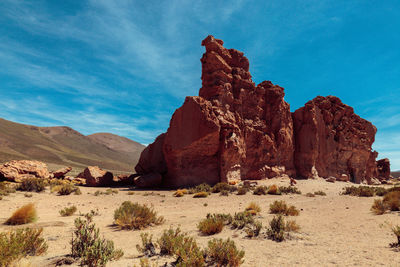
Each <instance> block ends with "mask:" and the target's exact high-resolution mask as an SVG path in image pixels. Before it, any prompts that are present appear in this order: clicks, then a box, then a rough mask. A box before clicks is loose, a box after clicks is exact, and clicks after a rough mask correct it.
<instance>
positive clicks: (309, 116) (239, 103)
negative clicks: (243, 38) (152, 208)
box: [135, 36, 378, 187]
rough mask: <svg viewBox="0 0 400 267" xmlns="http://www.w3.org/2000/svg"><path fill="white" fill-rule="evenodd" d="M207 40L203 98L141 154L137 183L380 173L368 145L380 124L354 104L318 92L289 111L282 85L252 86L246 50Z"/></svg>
mask: <svg viewBox="0 0 400 267" xmlns="http://www.w3.org/2000/svg"><path fill="white" fill-rule="evenodd" d="M202 45H203V46H205V48H206V52H205V53H204V54H203V57H202V58H201V63H202V76H201V79H202V87H201V89H200V91H199V96H194V97H187V98H186V100H185V102H184V104H183V105H182V107H180V108H179V109H177V110H176V111H175V113H174V114H173V116H172V119H171V121H170V126H169V128H168V131H167V132H166V133H165V134H162V135H160V136H159V137H157V139H156V140H155V142H154V143H153V144H151V145H149V146H148V147H147V148H146V149H145V150H144V151H143V152H142V154H141V157H140V160H139V163H138V164H137V166H136V167H135V170H136V172H137V173H138V174H139V177H138V178H136V180H135V181H138V182H139V181H140V183H137V184H138V185H139V184H141V185H146V186H148V185H149V184H152V185H153V184H157V186H158V185H164V186H169V187H179V186H188V185H195V184H199V183H203V182H206V183H209V184H215V183H217V182H229V181H231V180H235V181H236V180H246V179H252V180H254V179H264V178H271V177H275V176H281V175H288V176H292V177H297V176H298V177H303V178H309V177H314V178H315V177H318V176H321V177H325V178H328V177H330V176H333V177H335V179H336V178H337V179H341V177H349V179H350V180H352V181H354V182H361V181H364V180H366V181H370V178H371V177H374V176H376V175H377V173H378V170H377V164H376V156H377V153H376V152H374V151H372V150H371V145H372V143H373V142H374V137H375V133H376V128H375V127H374V126H373V125H372V124H371V123H369V122H368V121H366V120H363V119H361V118H360V117H359V116H357V115H356V114H354V111H353V109H352V108H351V107H349V106H347V105H344V104H343V103H342V102H341V101H340V100H339V99H338V98H336V97H326V98H324V97H317V98H315V99H314V100H312V101H310V102H308V103H307V104H306V105H305V107H303V108H300V109H299V110H297V111H296V112H295V113H294V114H292V113H291V112H290V106H289V104H288V103H286V102H285V101H284V96H285V94H284V90H283V88H282V87H280V86H278V85H274V84H272V83H271V82H270V81H264V82H262V83H260V84H258V85H255V84H254V82H253V81H252V78H251V74H250V72H249V61H248V59H247V58H246V57H245V56H244V55H243V53H242V52H239V51H237V50H235V49H226V48H224V47H223V41H222V40H218V39H215V38H214V37H212V36H208V37H207V38H206V39H204V40H203V41H202ZM296 175H297V176H296ZM146 180H149V181H148V183H146ZM150 180H151V181H150ZM158 183H160V184H158ZM139 186H140V185H139Z"/></svg>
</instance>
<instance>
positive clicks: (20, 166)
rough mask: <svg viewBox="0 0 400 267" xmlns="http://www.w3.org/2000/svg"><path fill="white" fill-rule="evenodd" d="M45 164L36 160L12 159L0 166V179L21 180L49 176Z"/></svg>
mask: <svg viewBox="0 0 400 267" xmlns="http://www.w3.org/2000/svg"><path fill="white" fill-rule="evenodd" d="M49 177H50V173H49V171H48V170H47V165H46V164H45V163H43V162H40V161H36V160H12V161H10V162H7V163H4V164H3V165H1V166H0V181H1V180H7V181H10V182H21V181H22V180H24V179H26V178H49Z"/></svg>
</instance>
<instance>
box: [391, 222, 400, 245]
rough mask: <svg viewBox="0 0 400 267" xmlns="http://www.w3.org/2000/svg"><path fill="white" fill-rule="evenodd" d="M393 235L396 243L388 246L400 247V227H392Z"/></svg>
mask: <svg viewBox="0 0 400 267" xmlns="http://www.w3.org/2000/svg"><path fill="white" fill-rule="evenodd" d="M392 232H393V234H394V235H395V236H396V237H397V242H394V243H391V244H390V246H391V247H392V248H393V247H400V225H396V226H393V227H392Z"/></svg>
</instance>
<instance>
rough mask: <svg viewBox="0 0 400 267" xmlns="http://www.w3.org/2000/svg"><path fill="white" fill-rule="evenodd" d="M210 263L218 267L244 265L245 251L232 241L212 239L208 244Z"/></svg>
mask: <svg viewBox="0 0 400 267" xmlns="http://www.w3.org/2000/svg"><path fill="white" fill-rule="evenodd" d="M206 254H207V256H208V257H209V259H210V263H213V264H216V266H232V267H237V266H240V265H241V264H242V263H243V257H244V254H245V253H244V251H243V250H238V249H237V248H236V245H235V242H234V241H233V240H230V239H229V238H228V239H227V240H225V241H224V240H222V239H215V238H214V239H212V240H210V241H209V242H208V248H207V252H206Z"/></svg>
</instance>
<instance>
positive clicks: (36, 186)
mask: <svg viewBox="0 0 400 267" xmlns="http://www.w3.org/2000/svg"><path fill="white" fill-rule="evenodd" d="M45 189H46V182H45V180H44V179H40V178H26V179H24V180H23V181H22V183H20V184H19V185H18V187H17V190H19V191H27V192H38V193H39V192H42V191H44V190H45Z"/></svg>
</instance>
